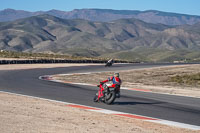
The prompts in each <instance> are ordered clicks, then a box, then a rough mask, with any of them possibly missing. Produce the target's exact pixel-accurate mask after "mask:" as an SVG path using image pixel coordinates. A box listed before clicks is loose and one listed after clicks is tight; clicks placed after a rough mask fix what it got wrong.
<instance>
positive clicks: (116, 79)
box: [98, 76, 121, 99]
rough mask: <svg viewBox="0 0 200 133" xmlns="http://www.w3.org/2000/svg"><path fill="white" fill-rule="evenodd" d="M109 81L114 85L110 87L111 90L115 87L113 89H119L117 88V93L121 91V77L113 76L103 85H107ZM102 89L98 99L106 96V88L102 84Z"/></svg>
mask: <svg viewBox="0 0 200 133" xmlns="http://www.w3.org/2000/svg"><path fill="white" fill-rule="evenodd" d="M109 81H112V85H111V86H108V87H109V88H111V87H113V88H115V87H117V88H116V89H117V91H120V85H121V79H120V78H119V77H115V76H112V77H110V78H108V79H107V80H104V81H102V83H106V82H109ZM100 88H101V89H100V91H99V95H98V99H99V98H100V97H103V96H104V94H103V91H104V88H103V86H102V84H100Z"/></svg>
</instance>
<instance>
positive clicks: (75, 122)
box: [0, 64, 198, 133]
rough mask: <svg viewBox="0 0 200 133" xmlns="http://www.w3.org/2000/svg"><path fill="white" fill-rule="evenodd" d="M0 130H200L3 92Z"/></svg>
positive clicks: (80, 132)
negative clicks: (112, 114)
mask: <svg viewBox="0 0 200 133" xmlns="http://www.w3.org/2000/svg"><path fill="white" fill-rule="evenodd" d="M72 65H75V64H69V65H68V64H61V65H60V64H42V65H41V64H34V65H1V66H0V70H9V69H10V70H16V69H32V68H49V67H58V66H59V67H67V66H72ZM78 65H80V64H78ZM83 65H87V64H83ZM102 78H104V77H102ZM0 87H1V86H0ZM0 132H2V133H47V132H48V133H54V132H56V133H62V132H63V133H66V132H69V133H94V132H97V133H102V132H103V133H108V132H109V133H116V132H122V133H197V132H198V131H193V130H188V129H183V128H176V127H172V126H166V125H162V124H156V123H151V122H145V121H142V120H137V119H133V118H126V117H120V116H111V115H107V114H102V113H96V112H90V111H87V110H83V109H77V108H72V107H69V106H66V105H65V104H61V103H55V102H50V101H45V100H41V99H35V98H30V97H24V96H16V95H11V94H6V93H2V92H1V93H0Z"/></svg>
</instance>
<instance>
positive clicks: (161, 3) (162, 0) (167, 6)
mask: <svg viewBox="0 0 200 133" xmlns="http://www.w3.org/2000/svg"><path fill="white" fill-rule="evenodd" d="M0 2H1V4H0V10H3V9H6V8H12V9H17V10H27V11H41V10H42V11H47V10H51V9H57V10H63V11H71V10H73V9H83V8H100V9H117V10H141V11H144V10H151V9H153V10H159V11H166V12H176V13H184V14H191V15H200V0H0Z"/></svg>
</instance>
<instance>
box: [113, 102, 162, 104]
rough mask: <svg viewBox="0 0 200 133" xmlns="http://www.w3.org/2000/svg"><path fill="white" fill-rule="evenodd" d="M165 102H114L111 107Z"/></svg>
mask: <svg viewBox="0 0 200 133" xmlns="http://www.w3.org/2000/svg"><path fill="white" fill-rule="evenodd" d="M163 103H165V102H114V103H113V105H137V104H146V105H148V104H149V105H152V104H163Z"/></svg>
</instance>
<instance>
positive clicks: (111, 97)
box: [93, 83, 120, 104]
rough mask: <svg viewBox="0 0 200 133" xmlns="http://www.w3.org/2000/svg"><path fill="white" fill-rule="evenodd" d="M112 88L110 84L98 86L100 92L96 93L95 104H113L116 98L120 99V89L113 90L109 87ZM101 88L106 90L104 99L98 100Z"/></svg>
mask: <svg viewBox="0 0 200 133" xmlns="http://www.w3.org/2000/svg"><path fill="white" fill-rule="evenodd" d="M108 86H110V85H109V84H106V83H103V84H100V85H97V87H99V90H98V92H97V93H96V95H95V96H94V99H93V100H94V102H99V101H101V102H104V103H106V104H112V103H113V102H114V101H115V99H116V98H120V91H119V89H117V88H118V87H115V88H111V87H108ZM101 87H103V88H104V91H103V97H101V98H98V96H99V95H100V92H101Z"/></svg>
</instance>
